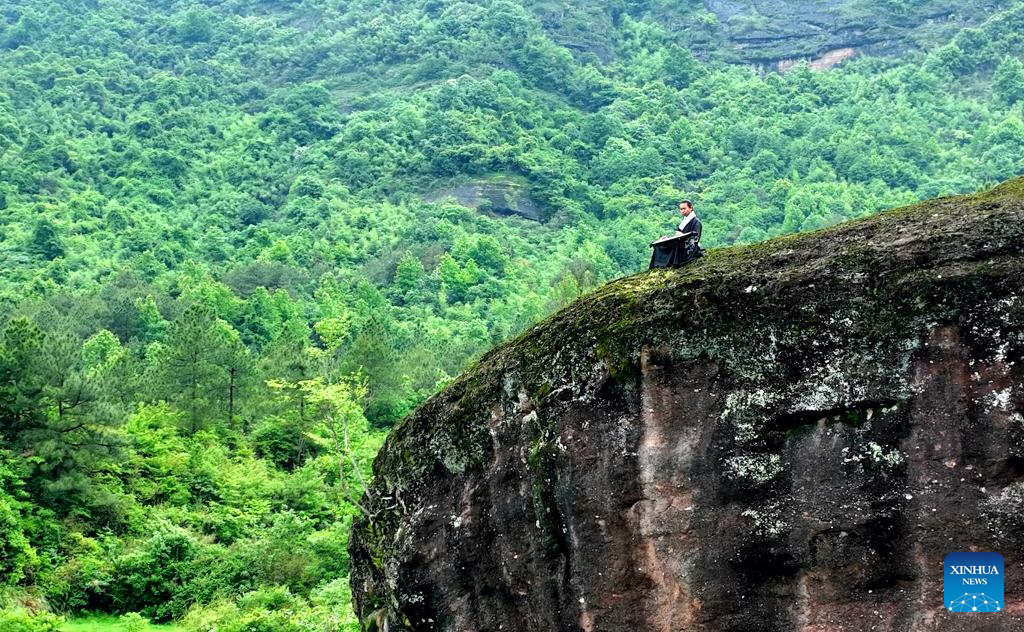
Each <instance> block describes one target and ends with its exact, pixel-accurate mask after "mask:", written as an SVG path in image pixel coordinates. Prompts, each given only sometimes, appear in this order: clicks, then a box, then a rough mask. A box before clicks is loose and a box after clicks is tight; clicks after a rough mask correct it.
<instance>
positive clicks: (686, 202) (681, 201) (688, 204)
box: [679, 200, 693, 208]
mask: <svg viewBox="0 0 1024 632" xmlns="http://www.w3.org/2000/svg"><path fill="white" fill-rule="evenodd" d="M679 203H680V204H685V205H687V206H689V207H690V208H693V202H691V201H690V200H679Z"/></svg>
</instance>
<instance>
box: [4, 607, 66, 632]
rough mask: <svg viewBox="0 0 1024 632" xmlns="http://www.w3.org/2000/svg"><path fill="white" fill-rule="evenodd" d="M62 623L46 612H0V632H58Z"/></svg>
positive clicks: (56, 617) (61, 620)
mask: <svg viewBox="0 0 1024 632" xmlns="http://www.w3.org/2000/svg"><path fill="white" fill-rule="evenodd" d="M63 623H64V619H63V618H61V617H58V616H56V615H53V614H50V613H47V612H39V613H35V614H31V613H29V612H27V611H24V610H2V611H0V630H4V632H60V630H61V629H62V624H63Z"/></svg>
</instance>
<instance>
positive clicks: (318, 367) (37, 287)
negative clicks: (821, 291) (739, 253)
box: [0, 0, 1024, 632]
mask: <svg viewBox="0 0 1024 632" xmlns="http://www.w3.org/2000/svg"><path fill="white" fill-rule="evenodd" d="M607 4H608V7H607V10H604V9H602V10H600V11H598V10H596V9H587V10H583V9H581V8H580V7H579V6H576V5H575V4H573V3H569V2H558V1H547V2H543V3H541V2H518V3H517V2H510V1H507V0H494V1H480V2H450V1H447V0H424V1H418V0H417V1H412V2H401V3H399V2H365V1H363V0H354V1H351V2H343V1H341V0H319V1H312V0H301V1H295V2H284V1H280V2H256V1H249V0H227V1H224V2H212V1H211V2H195V1H191V2H172V1H167V0H155V1H151V2H141V1H129V0H103V1H101V2H96V1H91V0H65V1H61V2H57V1H55V0H24V1H23V2H19V3H17V4H16V5H14V4H8V5H5V6H4V7H3V8H2V9H0V543H2V544H0V585H2V586H3V587H4V588H3V592H2V595H0V599H2V604H3V605H4V606H5V611H4V614H0V627H3V625H5V624H10V625H14V624H13V623H10V622H11V621H13V620H14V619H13V618H15V617H17V618H19V620H22V619H23V620H24V621H29V620H30V618H29V617H28V615H27V614H25V613H26V612H29V611H46V610H51V611H53V612H56V613H60V614H73V613H76V612H81V611H99V612H105V613H113V614H122V613H129V612H141V613H142V614H143V615H145V616H146V617H148V618H151V619H153V620H155V621H157V622H160V621H168V620H171V619H178V620H184V622H185V624H186V625H187V626H188V627H190V628H191V629H196V630H207V629H209V630H212V629H214V628H215V627H216V628H217V629H219V630H222V631H224V630H256V629H273V630H278V631H285V632H287V631H288V630H292V629H316V630H320V629H330V630H333V629H342V628H343V627H344V626H346V625H347V626H349V627H350V628H351V626H352V625H354V621H353V619H352V615H351V614H350V608H349V592H348V584H347V574H348V570H349V568H348V558H347V553H346V550H345V545H346V542H347V539H348V531H349V526H350V524H351V521H352V518H353V516H355V515H357V514H358V513H359V511H360V509H359V507H358V505H357V499H358V498H359V497H360V495H361V494H362V489H363V486H364V484H365V483H366V481H367V480H368V478H369V462H370V460H371V459H372V457H373V455H374V454H375V452H376V450H377V448H378V447H379V445H380V444H381V442H382V441H383V436H384V434H385V432H386V430H387V429H388V428H389V427H390V426H391V425H392V424H394V423H395V422H396V421H397V420H399V419H400V418H402V417H403V416H404V415H405V414H407V413H408V412H409V411H410V410H412V409H413V408H414V407H415V406H416V405H418V404H419V403H420V402H422V401H423V400H424V399H425V398H426V397H428V396H429V395H430V394H432V393H434V392H436V390H437V389H438V388H439V387H441V386H443V385H444V384H447V383H448V382H449V381H450V380H451V379H453V377H454V376H456V375H458V374H459V373H460V372H461V371H462V370H463V369H464V368H465V367H466V366H467V364H468V363H469V362H470V361H471V360H472V359H473V358H475V357H477V356H478V355H479V354H480V353H482V352H483V351H485V350H487V349H488V348H490V347H492V346H493V345H495V344H496V343H498V342H500V341H502V340H506V339H509V338H511V337H513V336H514V335H516V334H518V333H520V332H522V331H523V330H525V329H526V328H527V327H528V326H530V325H531V324H532V323H534V322H536V321H537V320H538V319H539V318H541V317H543V316H544V315H546V314H548V313H550V312H552V311H554V310H556V309H558V308H560V307H562V306H564V305H567V304H568V303H570V302H571V301H573V300H574V299H575V298H577V297H578V296H580V295H581V294H582V293H585V292H587V291H589V290H591V289H593V288H595V287H597V286H599V285H601V284H603V283H604V282H606V281H608V280H611V279H613V278H616V277H619V276H621V275H623V274H627V273H633V272H635V271H637V270H640V269H642V268H643V267H644V266H645V264H646V258H647V256H648V251H647V243H649V241H650V240H651V239H652V238H654V237H657V236H658V235H660V234H663V233H665V232H668V231H669V230H670V229H671V227H672V226H673V225H674V224H675V222H676V216H675V213H674V208H675V202H676V201H677V200H678V199H679V198H680V197H681V196H684V195H685V196H690V197H692V198H693V199H694V200H695V201H696V205H697V212H698V213H699V214H700V215H701V217H702V219H703V220H704V222H705V224H704V225H705V229H704V234H705V245H706V246H720V245H729V244H734V243H749V242H756V241H760V240H763V239H766V238H769V237H773V236H777V235H782V234H786V233H792V232H796V231H802V230H811V229H815V228H819V227H823V226H827V225H831V224H835V223H837V222H840V221H843V220H846V219H851V218H855V217H860V216H864V215H869V214H872V213H874V212H876V211H878V210H881V209H884V208H889V207H892V206H897V205H900V204H903V203H909V202H913V201H917V200H919V199H923V198H926V197H933V196H936V195H942V194H948V193H959V192H967V191H973V190H976V189H978V188H980V187H982V186H985V185H987V184H990V183H993V182H996V181H1001V180H1003V179H1006V178H1009V177H1011V176H1013V175H1016V174H1019V173H1022V172H1024V123H1022V118H1024V117H1022V108H1024V105H1022V103H1024V65H1022V63H1021V58H1020V55H1021V51H1022V50H1024V45H1022V44H1024V43H1022V41H1021V39H1022V35H1021V34H1022V33H1024V4H1022V3H1020V2H1012V3H1006V6H1005V7H1002V5H1000V6H1001V8H1000V10H999V12H998V13H996V12H992V13H991V14H990V15H988V19H986V20H979V24H978V26H977V27H976V28H972V29H967V30H963V31H960V32H958V34H957V35H956V36H955V37H952V38H951V39H949V40H948V41H946V40H945V39H944V38H937V39H936V40H934V41H929V42H925V43H927V44H929V45H928V46H924V45H923V44H924V43H920V42H919V44H921V46H919V47H923V48H926V49H927V50H921V51H917V52H912V53H908V54H907V56H905V57H902V58H898V57H889V58H873V57H869V56H865V57H862V58H858V59H855V60H853V61H851V62H848V63H847V64H846V65H844V66H843V67H841V68H839V69H836V70H833V71H830V72H822V73H814V72H811V71H810V69H809V68H808V67H807V66H806V65H798V66H797V67H795V68H794V69H793V70H792V71H790V72H788V73H786V74H784V75H779V74H766V75H762V74H759V73H758V72H756V71H755V70H753V69H751V68H749V67H747V66H744V65H738V64H730V63H728V62H729V61H730V60H734V59H735V56H734V55H731V54H725V53H724V52H723V53H722V54H721V55H717V54H716V55H706V54H703V53H700V51H698V53H699V58H698V57H697V56H694V54H693V52H692V51H691V50H690V49H689V48H687V46H688V45H689V46H694V45H695V44H694V42H697V41H698V39H699V38H700V37H702V36H703V35H702V34H704V35H706V34H707V33H710V32H711V31H709V30H708V29H710V28H711V27H710V26H709V24H710V18H707V16H706V15H705V13H706V9H702V8H700V7H698V6H697V5H696V4H695V3H689V4H688V3H682V4H680V5H679V8H677V9H668V8H666V7H667V6H668V5H669V4H670V3H655V2H651V3H646V2H637V3H633V2H612V3H607ZM879 4H885V5H886V6H887V7H891V8H892V7H895V8H899V7H901V6H902V7H904V8H908V9H907V10H911V9H913V7H915V6H917V4H916V3H914V2H906V3H902V4H900V3H894V2H886V3H879ZM928 4H929V6H931V5H934V4H935V3H928ZM893 10H895V9H893ZM702 12H703V13H702ZM911 12H912V11H911ZM701 16H704V18H706V19H704V18H701ZM556 18H557V19H556ZM702 19H703V21H702ZM837 20H840V18H837ZM840 21H841V20H840ZM680 24H682V25H683V27H682V28H681V27H680V26H679V25H680ZM567 33H568V34H570V35H571V34H572V33H584V34H587V38H588V39H589V40H590V41H599V42H600V44H601V47H602V48H601V49H596V48H594V47H592V46H589V45H587V46H581V45H578V42H579V41H580V40H579V38H577V37H575V36H571V37H570V36H567ZM595 34H599V35H595ZM708 41H711V40H708ZM715 41H717V40H715ZM494 182H511V183H514V185H515V188H516V191H517V192H519V193H517V195H518V194H521V195H523V196H528V197H529V200H530V202H531V205H532V207H535V208H536V209H537V213H536V215H537V217H538V218H539V221H533V220H530V219H527V218H524V217H519V216H516V215H514V214H513V215H512V216H508V213H507V210H506V209H503V208H500V205H498V206H496V205H495V204H494V202H493V201H491V200H488V201H486V202H481V203H480V205H479V207H478V208H476V209H470V208H466V207H463V206H460V205H457V204H454V203H451V202H445V201H443V200H442V201H438V202H426V201H425V200H426V199H428V198H429V199H435V196H433V195H432V194H434V193H436V192H437V191H439V190H445V189H447V188H451V187H457V186H461V185H466V184H473V183H494ZM4 617H10V618H9V619H4ZM31 620H33V621H37V622H39V625H44V623H42V618H40V617H36V618H35V619H31ZM18 625H22V624H21V623H18ZM24 625H30V623H24ZM32 625H34V624H32ZM218 626H219V627H218ZM259 626H263V627H262V628H261V627H259Z"/></svg>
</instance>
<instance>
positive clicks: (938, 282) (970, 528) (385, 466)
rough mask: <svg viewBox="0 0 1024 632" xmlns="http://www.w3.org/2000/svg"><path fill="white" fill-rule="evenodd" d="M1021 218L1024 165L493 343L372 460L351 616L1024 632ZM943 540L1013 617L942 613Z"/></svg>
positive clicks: (728, 256)
mask: <svg viewBox="0 0 1024 632" xmlns="http://www.w3.org/2000/svg"><path fill="white" fill-rule="evenodd" d="M1022 222H1024V179H1021V180H1016V181H1013V182H1010V183H1007V184H1005V185H1003V186H1001V187H999V188H997V189H995V190H993V191H990V192H987V193H984V194H979V195H976V196H971V197H966V198H945V199H940V200H934V201H931V202H927V203H924V204H921V205H917V206H914V207H910V208H907V209H900V210H896V211H891V212H888V213H884V214H882V215H879V216H875V217H871V218H867V219H863V220H858V221H855V222H852V223H848V224H845V225H843V226H840V227H837V228H834V229H830V230H825V231H818V232H816V233H811V234H808V235H799V236H794V237H787V238H782V239H776V240H773V241H770V242H766V243H763V244H758V245H754V246H750V247H743V248H732V249H723V250H717V251H713V252H711V253H710V254H709V256H707V257H706V258H704V259H703V260H700V261H699V262H697V263H695V264H693V265H691V266H690V267H687V268H684V269H682V270H681V271H655V272H647V273H642V274H639V275H636V276H634V277H630V278H626V279H622V280H620V281H617V282H615V283H612V284H609V285H608V286H606V287H604V288H602V289H601V290H599V291H597V292H595V293H594V294H591V295H589V296H587V297H585V298H583V299H581V300H579V301H577V302H576V303H575V304H573V305H571V306H570V307H569V308H567V309H565V310H563V311H561V312H559V313H558V314H556V315H555V316H553V317H552V318H550V319H548V320H547V321H545V322H543V323H542V324H540V325H539V326H537V327H535V328H534V329H533V330H532V331H530V332H528V333H527V334H525V335H524V336H522V337H521V338H519V339H517V340H515V341H512V342H511V343H509V344H506V345H503V346H501V347H499V348H497V349H496V350H494V351H492V352H491V353H490V354H489V355H487V356H486V357H485V358H483V360H482V361H481V362H480V363H479V365H478V366H477V367H476V368H475V369H473V370H472V371H470V372H469V373H467V374H466V375H464V376H462V377H461V378H460V379H459V380H458V381H457V382H456V383H454V384H453V385H452V386H450V387H449V388H448V389H446V390H445V391H443V392H442V393H440V394H439V395H438V396H436V397H434V398H433V399H431V400H430V401H429V402H427V403H426V404H425V405H424V406H422V407H421V408H420V409H419V410H417V411H416V412H415V413H414V414H412V415H411V416H410V417H409V418H407V419H406V420H405V421H404V422H403V423H402V424H401V425H400V426H399V427H398V428H396V430H395V431H394V432H393V433H392V434H391V436H390V438H389V439H388V442H387V444H386V446H385V447H384V449H383V450H382V451H381V453H380V455H379V456H378V458H377V461H376V464H375V471H376V480H375V483H374V485H373V488H372V491H371V494H370V496H369V497H368V498H367V499H366V502H367V503H368V508H369V510H370V512H371V517H370V518H369V519H363V520H361V521H358V522H357V524H356V525H355V526H354V529H353V537H352V541H351V544H350V553H351V558H352V564H353V571H352V589H353V594H354V596H355V601H356V603H357V604H358V609H359V614H360V616H361V617H362V618H363V619H364V620H365V621H367V623H369V622H370V621H376V622H377V623H378V624H382V623H383V622H384V621H387V623H388V625H389V626H390V627H389V629H392V630H395V629H413V630H445V631H466V630H477V631H480V632H484V631H486V632H493V631H496V630H509V631H524V630H531V631H538V630H566V631H577V630H580V631H607V632H619V631H622V630H656V631H675V630H700V631H723V630H760V631H768V632H770V631H775V630H801V631H824V630H830V631H835V630H839V631H852V630H858V631H859V630H865V631H866V630H889V631H903V630H954V631H959V630H981V629H984V630H993V631H1007V632H1008V631H1010V630H1021V629H1024V566H1022V557H1021V555H1022V552H1024V520H1022V516H1024V416H1022V413H1024V254H1022V253H1024V225H1022ZM953 551H996V552H1000V553H1002V554H1003V556H1004V557H1005V558H1006V575H1005V581H1006V600H1005V610H1004V611H1003V612H1001V613H998V614H992V615H964V614H957V613H950V612H947V611H946V610H944V608H943V565H942V561H943V558H944V557H945V556H946V554H947V553H950V552H953ZM972 616H975V617H984V620H983V621H982V620H981V619H979V618H972ZM403 626H404V628H403Z"/></svg>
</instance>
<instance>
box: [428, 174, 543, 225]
mask: <svg viewBox="0 0 1024 632" xmlns="http://www.w3.org/2000/svg"><path fill="white" fill-rule="evenodd" d="M423 197H424V199H425V200H426V201H428V202H441V201H444V200H448V199H450V200H453V201H454V202H456V203H457V204H461V205H462V206H465V207H468V208H471V209H474V210H480V211H482V212H486V213H491V214H494V215H519V216H521V217H525V218H526V219H532V220H539V219H540V217H541V212H540V206H539V205H538V204H537V202H536V201H535V200H534V199H533V198H532V197H531V196H530V190H529V186H528V185H527V184H525V183H523V182H517V181H513V180H474V181H472V182H466V183H463V184H459V185H454V186H450V187H446V188H442V189H437V190H435V191H431V192H429V193H427V194H426V195H424V196H423Z"/></svg>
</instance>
